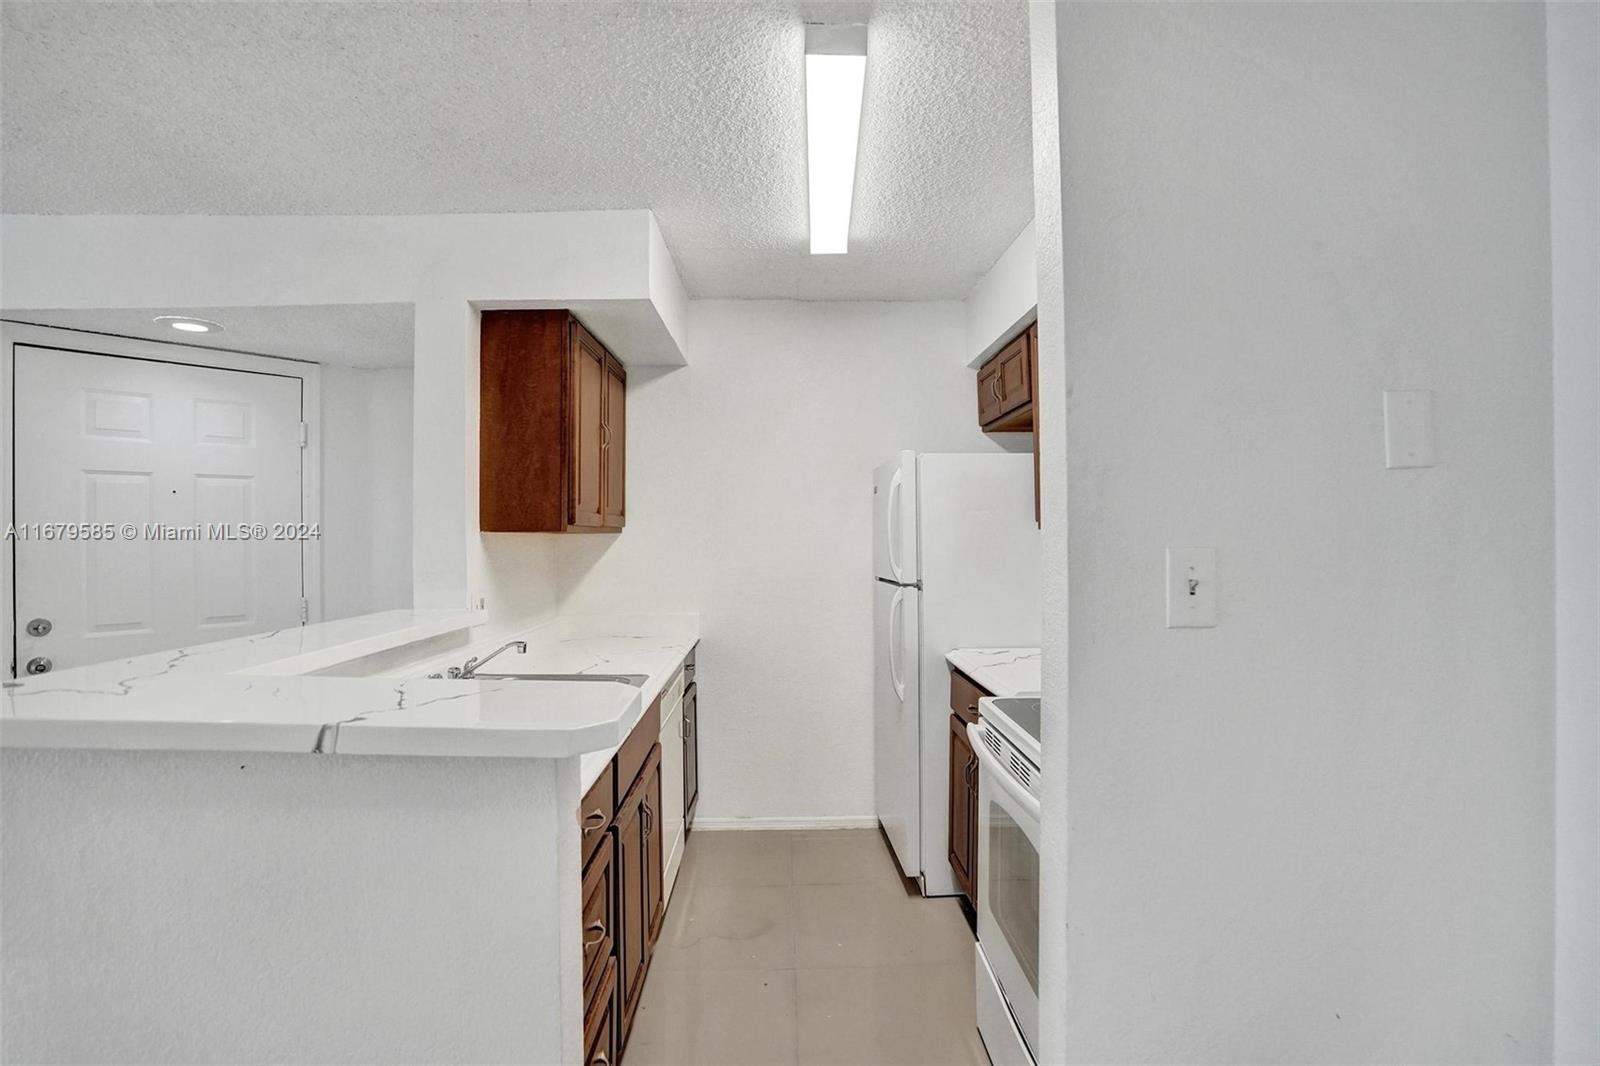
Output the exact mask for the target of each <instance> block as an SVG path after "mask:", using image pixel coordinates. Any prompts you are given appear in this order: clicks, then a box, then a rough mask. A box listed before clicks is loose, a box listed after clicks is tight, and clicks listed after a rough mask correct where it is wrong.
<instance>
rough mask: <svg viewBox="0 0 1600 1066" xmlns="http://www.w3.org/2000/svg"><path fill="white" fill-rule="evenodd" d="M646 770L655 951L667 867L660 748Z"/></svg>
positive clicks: (648, 900) (649, 906) (648, 886)
mask: <svg viewBox="0 0 1600 1066" xmlns="http://www.w3.org/2000/svg"><path fill="white" fill-rule="evenodd" d="M650 761H651V763H652V765H651V766H650V767H649V768H648V769H647V770H646V771H645V807H644V811H645V815H646V816H647V821H646V823H645V827H644V833H645V856H644V862H645V870H644V873H645V882H644V883H645V913H646V914H648V915H649V916H650V948H649V950H651V951H654V949H655V944H656V939H657V938H658V937H660V935H661V925H662V921H663V919H665V918H666V916H667V892H666V870H665V869H664V867H663V861H664V855H663V853H662V849H663V846H664V844H665V842H666V835H667V834H666V826H665V824H664V821H665V819H664V816H663V815H662V812H661V748H660V747H659V746H657V748H656V753H655V755H654V756H653V757H652V759H651V760H650Z"/></svg>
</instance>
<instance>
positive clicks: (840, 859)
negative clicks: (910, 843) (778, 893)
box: [792, 829, 901, 885]
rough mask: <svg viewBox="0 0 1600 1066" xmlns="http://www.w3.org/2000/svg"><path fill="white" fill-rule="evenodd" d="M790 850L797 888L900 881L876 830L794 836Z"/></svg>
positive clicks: (843, 830) (889, 855)
mask: <svg viewBox="0 0 1600 1066" xmlns="http://www.w3.org/2000/svg"><path fill="white" fill-rule="evenodd" d="M792 849H793V852H794V883H795V884H797V885H835V884H851V883H856V882H864V881H882V882H886V883H892V882H895V881H898V880H901V878H900V868H899V867H898V866H896V865H895V862H894V856H892V855H891V854H889V845H888V844H887V843H885V842H884V839H883V836H882V834H880V833H879V832H878V831H877V830H876V829H839V830H831V831H828V832H816V833H795V834H794V842H793V845H792Z"/></svg>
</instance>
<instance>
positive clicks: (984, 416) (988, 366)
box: [978, 356, 1003, 426]
mask: <svg viewBox="0 0 1600 1066" xmlns="http://www.w3.org/2000/svg"><path fill="white" fill-rule="evenodd" d="M1002 402H1003V401H1002V399H1001V395H1000V357H999V356H995V357H994V358H993V359H990V360H989V361H988V362H987V363H984V364H983V366H981V367H980V368H979V369H978V425H980V426H987V425H988V424H989V423H990V422H993V421H994V420H995V419H997V418H999V417H1000V415H1001V403H1002Z"/></svg>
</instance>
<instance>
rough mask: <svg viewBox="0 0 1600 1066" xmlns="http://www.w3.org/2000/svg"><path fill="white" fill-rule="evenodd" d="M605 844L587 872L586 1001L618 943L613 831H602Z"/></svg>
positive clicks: (584, 949) (585, 927)
mask: <svg viewBox="0 0 1600 1066" xmlns="http://www.w3.org/2000/svg"><path fill="white" fill-rule="evenodd" d="M601 835H602V837H603V838H604V840H603V843H602V846H601V847H600V848H599V850H597V851H596V852H595V855H594V860H593V861H592V862H590V863H589V867H588V869H586V870H585V871H584V872H583V991H584V997H585V1002H587V1001H588V1000H590V999H592V998H593V997H594V994H595V989H596V987H597V986H598V984H599V982H600V979H601V977H602V976H603V975H604V973H605V968H606V962H607V960H609V959H610V958H611V955H612V947H613V945H614V944H615V943H616V936H615V932H614V924H615V911H616V908H615V907H614V906H613V904H612V900H613V898H614V897H615V895H616V876H615V871H616V866H615V864H614V863H613V860H612V851H613V849H612V847H611V834H610V833H609V832H607V833H603V834H601Z"/></svg>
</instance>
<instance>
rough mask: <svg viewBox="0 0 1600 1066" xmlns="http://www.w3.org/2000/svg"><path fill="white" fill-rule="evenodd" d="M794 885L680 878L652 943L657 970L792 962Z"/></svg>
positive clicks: (784, 965) (772, 966)
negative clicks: (685, 880) (684, 880)
mask: <svg viewBox="0 0 1600 1066" xmlns="http://www.w3.org/2000/svg"><path fill="white" fill-rule="evenodd" d="M793 891H794V890H793V889H792V888H788V887H786V886H763V885H702V884H694V883H680V884H679V885H678V887H677V890H676V891H675V892H673V894H672V903H671V905H670V907H669V908H668V909H667V920H666V925H665V927H664V928H663V929H662V931H661V939H660V940H659V941H658V942H657V943H656V959H655V962H654V963H653V967H654V968H657V969H661V968H664V969H668V970H685V969H701V968H704V969H784V968H788V967H792V966H794V900H793V895H792V894H793Z"/></svg>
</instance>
